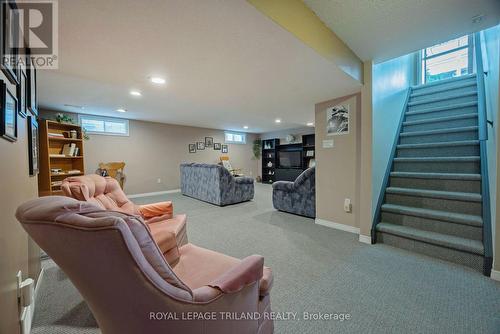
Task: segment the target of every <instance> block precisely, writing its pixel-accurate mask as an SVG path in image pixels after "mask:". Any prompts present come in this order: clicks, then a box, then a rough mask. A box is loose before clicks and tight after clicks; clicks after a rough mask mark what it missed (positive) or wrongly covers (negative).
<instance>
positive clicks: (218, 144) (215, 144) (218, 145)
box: [214, 143, 220, 151]
mask: <svg viewBox="0 0 500 334" xmlns="http://www.w3.org/2000/svg"><path fill="white" fill-rule="evenodd" d="M214 150H216V151H220V143H214Z"/></svg>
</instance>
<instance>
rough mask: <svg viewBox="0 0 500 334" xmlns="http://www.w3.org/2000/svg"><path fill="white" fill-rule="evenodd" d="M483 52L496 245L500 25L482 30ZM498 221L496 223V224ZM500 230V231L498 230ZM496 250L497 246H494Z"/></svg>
mask: <svg viewBox="0 0 500 334" xmlns="http://www.w3.org/2000/svg"><path fill="white" fill-rule="evenodd" d="M481 42H482V53H483V65H484V70H485V71H488V75H487V76H485V93H486V108H487V111H488V119H489V120H491V121H493V126H488V174H489V175H488V176H489V181H490V182H489V184H490V203H491V217H492V219H491V220H492V230H493V231H492V232H493V244H494V245H495V232H496V230H498V228H495V225H496V224H498V218H496V215H497V212H496V211H497V210H496V208H497V203H498V201H497V199H499V197H500V196H498V191H499V190H500V189H499V187H498V181H499V180H498V175H497V173H498V164H497V159H498V147H499V145H500V143H499V138H498V130H497V129H498V121H499V120H500V117H499V105H498V93H499V79H500V74H499V62H500V58H499V50H500V26H496V27H493V28H490V29H487V30H485V31H483V32H482V40H481ZM495 223H496V224H495ZM498 232H500V231H498ZM498 234H499V235H498V236H497V238H496V252H495V253H496V254H497V255H498V254H499V252H500V233H498ZM494 250H495V247H494ZM495 263H496V266H495V269H496V270H499V269H500V259H498V258H497V259H496V261H495Z"/></svg>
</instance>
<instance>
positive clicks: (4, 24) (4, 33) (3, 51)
mask: <svg viewBox="0 0 500 334" xmlns="http://www.w3.org/2000/svg"><path fill="white" fill-rule="evenodd" d="M0 19H1V24H0V26H1V28H0V29H1V30H0V37H1V40H2V43H0V59H2V60H6V61H2V62H1V65H0V66H1V68H2V72H3V73H4V74H5V76H6V77H7V78H8V79H9V81H10V82H11V83H12V84H14V85H17V84H19V78H18V72H17V65H16V64H17V62H18V52H19V51H18V50H19V48H18V45H19V41H18V38H19V11H18V10H17V5H16V3H15V2H14V1H2V2H1V6H0Z"/></svg>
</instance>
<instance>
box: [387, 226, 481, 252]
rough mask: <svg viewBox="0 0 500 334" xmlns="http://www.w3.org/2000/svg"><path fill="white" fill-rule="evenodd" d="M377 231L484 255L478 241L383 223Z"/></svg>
mask: <svg viewBox="0 0 500 334" xmlns="http://www.w3.org/2000/svg"><path fill="white" fill-rule="evenodd" d="M377 231H379V232H384V233H388V234H392V235H396V236H400V237H404V238H407V239H413V240H418V241H421V242H425V243H429V244H432V245H437V246H441V247H446V248H451V249H456V250H460V251H463V252H467V253H473V254H477V255H483V254H484V248H483V244H482V242H481V241H478V240H472V239H466V238H460V237H456V236H452V235H447V234H442V233H436V232H430V231H422V230H419V229H416V228H412V227H407V226H401V225H395V224H389V223H385V222H381V223H379V224H378V225H377Z"/></svg>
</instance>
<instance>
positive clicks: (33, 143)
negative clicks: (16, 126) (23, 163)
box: [28, 116, 40, 176]
mask: <svg viewBox="0 0 500 334" xmlns="http://www.w3.org/2000/svg"><path fill="white" fill-rule="evenodd" d="M28 152H29V172H30V175H31V176H34V175H37V174H38V170H39V167H38V166H39V159H40V158H39V136H38V122H37V121H36V118H35V117H33V116H28Z"/></svg>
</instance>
